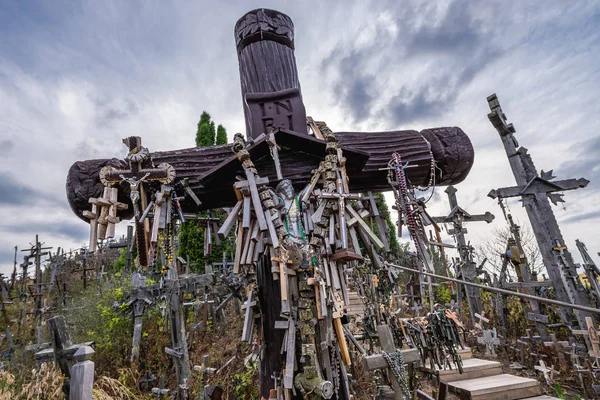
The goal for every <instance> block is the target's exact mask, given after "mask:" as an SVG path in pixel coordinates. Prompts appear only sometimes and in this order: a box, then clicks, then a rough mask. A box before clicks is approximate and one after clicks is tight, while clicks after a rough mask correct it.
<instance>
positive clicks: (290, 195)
mask: <svg viewBox="0 0 600 400" xmlns="http://www.w3.org/2000/svg"><path fill="white" fill-rule="evenodd" d="M275 190H276V192H277V193H278V194H279V199H280V200H281V202H282V203H283V204H282V206H283V208H282V211H281V212H282V214H283V219H284V222H285V228H286V230H287V232H288V234H289V236H290V239H292V240H294V241H296V242H298V243H304V242H305V241H306V238H305V236H304V227H303V224H302V208H301V207H302V206H301V204H300V200H299V195H296V194H295V193H294V187H293V186H292V181H290V180H289V179H284V180H282V181H281V182H279V184H278V185H277V187H276V188H275Z"/></svg>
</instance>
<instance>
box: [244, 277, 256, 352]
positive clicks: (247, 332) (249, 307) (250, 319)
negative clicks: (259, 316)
mask: <svg viewBox="0 0 600 400" xmlns="http://www.w3.org/2000/svg"><path fill="white" fill-rule="evenodd" d="M253 296H254V288H252V289H250V292H249V293H248V299H246V301H245V302H244V305H243V306H242V310H246V312H245V314H244V328H243V330H242V342H246V343H250V342H251V341H252V331H253V329H254V306H256V300H254V299H253V298H252V297H253Z"/></svg>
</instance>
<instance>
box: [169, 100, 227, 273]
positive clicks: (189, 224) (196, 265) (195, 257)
mask: <svg viewBox="0 0 600 400" xmlns="http://www.w3.org/2000/svg"><path fill="white" fill-rule="evenodd" d="M215 144H217V145H219V144H227V131H226V130H225V128H224V127H223V125H219V126H218V127H217V128H216V129H215V123H214V122H213V121H212V120H211V118H210V114H209V113H207V112H206V111H202V115H200V121H198V128H197V131H196V146H197V147H205V146H214V145H215ZM200 215H201V216H204V217H206V216H209V215H211V216H213V217H218V218H221V217H222V211H220V210H213V211H212V212H209V211H203V212H201V213H200ZM213 240H214V239H213ZM224 251H225V252H227V253H231V244H230V241H229V240H224V241H221V245H220V246H216V245H214V246H213V249H212V253H211V254H209V255H207V256H205V255H204V228H201V227H200V226H198V223H197V221H195V220H192V219H190V220H187V221H185V222H184V223H183V224H181V230H180V233H179V256H181V257H183V258H184V259H189V261H190V264H191V265H190V270H192V271H194V272H203V271H204V266H205V265H207V264H210V263H213V262H219V261H221V260H222V259H223V252H224Z"/></svg>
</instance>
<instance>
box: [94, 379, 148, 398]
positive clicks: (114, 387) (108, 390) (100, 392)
mask: <svg viewBox="0 0 600 400" xmlns="http://www.w3.org/2000/svg"><path fill="white" fill-rule="evenodd" d="M92 395H93V398H94V400H113V399H127V400H138V399H144V398H146V397H143V396H139V395H137V394H135V393H133V392H132V391H131V390H129V389H128V388H127V386H125V385H124V384H123V383H121V382H120V381H119V380H118V379H114V378H110V377H108V376H101V377H100V378H98V379H97V380H96V382H94V390H93V394H92Z"/></svg>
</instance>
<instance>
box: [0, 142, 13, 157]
mask: <svg viewBox="0 0 600 400" xmlns="http://www.w3.org/2000/svg"><path fill="white" fill-rule="evenodd" d="M14 148H15V142H13V141H12V140H10V139H4V140H2V141H0V156H3V157H6V156H7V155H9V154H10V152H11V151H12V149H14Z"/></svg>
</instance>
